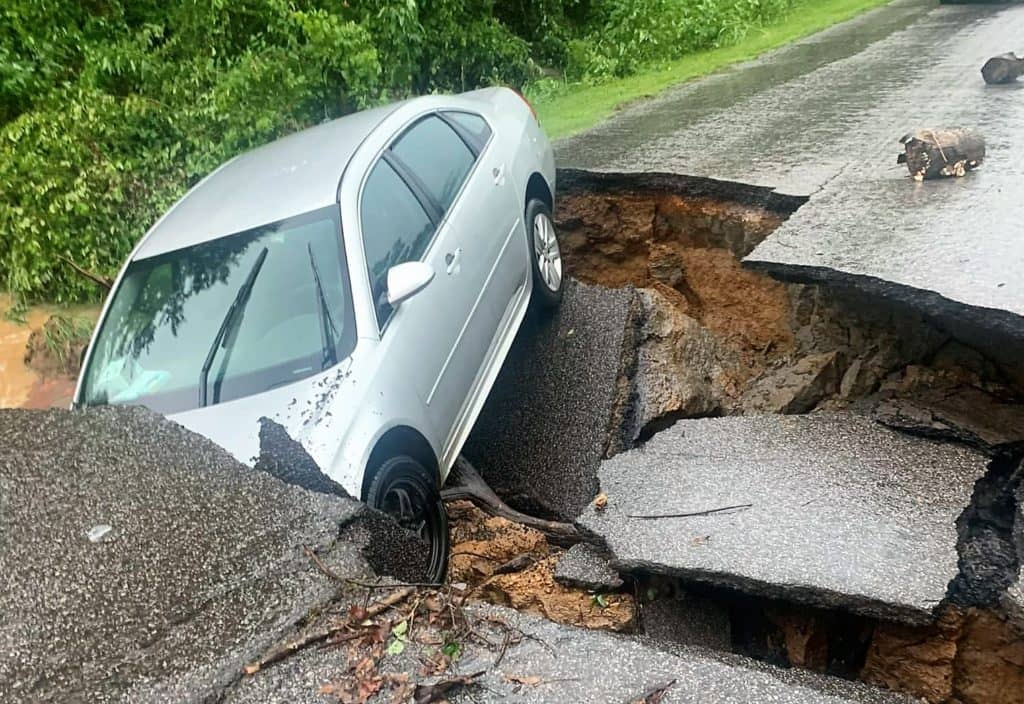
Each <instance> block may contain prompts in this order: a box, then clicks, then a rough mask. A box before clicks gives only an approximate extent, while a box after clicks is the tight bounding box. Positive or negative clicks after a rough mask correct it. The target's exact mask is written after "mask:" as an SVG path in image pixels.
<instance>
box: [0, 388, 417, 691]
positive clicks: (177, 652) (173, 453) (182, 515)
mask: <svg viewBox="0 0 1024 704" xmlns="http://www.w3.org/2000/svg"><path fill="white" fill-rule="evenodd" d="M0 446H2V447H3V448H4V451H3V453H2V455H0V536H2V540H0V654H2V657H0V701H5V702H15V701H41V702H42V701H60V702H64V701H89V702H108V701H120V700H122V698H124V699H127V700H130V701H209V700H212V699H215V698H216V697H217V696H219V693H220V692H222V691H223V689H224V688H225V687H227V686H228V685H230V684H231V683H232V682H233V681H234V680H235V679H236V678H237V677H238V676H239V674H240V671H241V667H242V666H243V665H244V664H245V663H247V662H249V661H251V660H252V659H254V658H255V657H256V656H257V655H258V654H260V653H262V652H263V651H264V650H265V649H266V648H267V647H268V646H269V645H270V644H271V643H273V642H275V641H276V640H278V639H279V638H281V637H282V636H283V635H284V634H286V633H289V632H290V631H291V630H292V628H293V627H294V626H295V624H296V623H298V622H299V621H300V620H302V619H303V618H305V617H306V616H307V614H308V613H309V612H310V611H314V610H316V609H318V608H320V607H322V606H323V605H324V604H326V603H328V602H329V601H330V600H331V599H333V598H334V597H335V595H336V593H337V591H338V587H337V585H336V584H335V583H332V582H331V581H330V580H328V579H327V578H326V577H325V576H324V575H323V574H322V573H321V572H320V571H318V570H317V569H316V568H315V567H314V566H313V565H312V563H311V561H310V560H309V558H308V557H307V556H306V555H305V554H304V552H303V548H304V547H305V546H308V547H309V548H311V549H313V550H315V551H318V552H322V558H323V559H324V561H325V562H326V563H327V564H329V565H330V566H331V568H332V569H334V570H335V571H336V572H337V573H339V574H343V575H347V576H351V577H372V576H373V572H372V570H371V569H370V568H369V566H368V565H367V563H366V561H365V559H364V557H363V554H362V552H363V550H362V549H363V548H364V547H365V546H366V544H367V543H366V542H365V539H364V542H360V541H357V540H349V541H341V540H339V539H338V535H339V530H341V529H342V528H343V527H351V526H352V525H354V524H356V523H358V524H364V523H366V521H365V520H364V517H365V516H366V515H367V514H369V513H370V512H369V510H368V509H367V508H366V506H365V505H364V504H360V503H356V502H354V501H351V500H346V499H341V498H338V497H333V496H327V495H324V494H316V493H312V492H309V491H305V490H303V489H300V488H297V487H292V486H287V485H285V484H282V483H281V482H279V481H278V480H276V479H274V478H272V477H270V476H269V475H267V474H264V473H262V472H258V471H256V470H252V469H249V468H247V467H245V466H244V465H241V464H239V463H238V462H236V461H235V460H234V459H233V458H232V457H231V456H230V455H229V454H228V453H227V452H226V451H224V450H222V449H220V448H219V447H217V446H216V445H214V444H213V443H211V442H209V441H207V440H205V439H203V438H200V437H199V436H197V435H194V434H192V433H190V432H189V431H187V430H185V429H184V428H182V427H181V426H179V425H177V424H175V423H172V422H169V421H165V420H163V419H161V418H160V417H159V416H157V415H156V414H153V413H150V412H149V411H146V410H144V409H141V408H123V407H122V408H103V409H96V410H90V411H85V412H82V411H75V412H71V411H63V410H54V411H21V410H0ZM369 525H371V526H372V525H373V524H372V522H371V523H370V524H369ZM384 535H385V537H386V534H384ZM90 536H92V537H90ZM368 538H369V539H371V540H376V541H377V542H378V543H379V545H377V546H376V547H381V548H383V547H385V546H386V543H385V541H384V540H381V534H377V533H375V534H373V535H370V536H368ZM398 548H399V549H400V546H398Z"/></svg>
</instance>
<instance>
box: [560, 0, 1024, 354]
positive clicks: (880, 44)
mask: <svg viewBox="0 0 1024 704" xmlns="http://www.w3.org/2000/svg"><path fill="white" fill-rule="evenodd" d="M1022 35H1024V7H1022V6H1020V5H1019V4H1017V5H1012V4H971V5H943V6H940V5H936V4H935V3H934V2H927V1H925V0H903V1H900V0H897V2H894V3H892V4H891V5H887V6H886V7H883V8H879V9H877V10H874V11H872V12H869V13H866V14H865V15H863V16H861V17H859V18H856V19H854V20H852V21H850V22H848V23H845V24H841V25H838V26H835V27H833V28H831V29H829V30H826V31H824V32H821V33H819V34H816V35H813V36H811V37H809V38H807V39H805V40H803V41H800V42H797V43H795V44H793V45H790V46H787V47H784V48H782V49H780V50H778V51H775V52H772V53H770V54H768V55H766V56H765V57H763V58H761V59H758V60H755V61H752V62H748V63H745V64H741V65H738V66H736V67H733V68H730V69H726V70H724V71H722V72H719V73H716V74H715V75H712V76H710V77H708V78H706V79H703V80H699V81H694V82H691V83H688V84H685V85H683V86H680V87H678V88H674V89H670V90H668V91H666V92H665V93H664V94H663V95H661V96H660V97H658V98H657V99H655V100H653V101H650V102H647V103H642V104H639V105H637V106H635V107H630V108H627V109H625V110H623V111H621V112H620V113H618V114H617V115H616V116H615V117H614V118H612V119H611V120H609V121H608V122H607V123H605V124H603V125H600V126H598V127H597V128H595V129H593V130H591V131H589V132H587V133H585V134H583V135H580V136H579V137H576V138H572V139H568V140H564V141H562V142H560V143H559V144H558V145H557V156H558V157H559V164H560V165H561V166H573V167H580V168H590V169H599V170H615V171H627V170H628V171H674V172H678V173H683V174H687V175H690V176H703V177H710V178H717V179H723V180H728V181H736V182H740V183H745V184H752V185H757V186H764V187H770V188H775V189H777V190H778V191H779V192H781V193H785V194H790V195H797V196H810V200H809V202H807V203H806V204H805V205H804V206H803V207H801V208H800V209H799V210H798V211H797V212H796V213H795V214H794V215H793V216H792V217H791V218H790V219H789V221H788V222H786V223H785V224H784V225H783V226H782V227H780V228H779V229H777V230H776V231H775V232H774V233H773V234H772V235H770V236H769V237H768V238H767V239H766V240H765V241H764V242H762V243H761V244H760V245H759V246H758V247H757V248H756V249H755V250H754V252H753V253H752V254H751V255H749V256H748V257H747V258H746V260H745V263H747V264H749V265H752V266H756V267H757V268H759V269H761V270H765V271H767V272H769V273H771V274H773V275H774V276H777V277H779V278H784V279H788V280H792V281H801V282H815V283H841V284H844V285H849V286H856V287H859V288H862V289H863V290H866V291H868V292H870V293H872V294H874V295H876V296H877V297H880V298H882V299H885V300H886V301H887V302H889V303H893V302H903V303H906V304H908V305H912V306H914V307H915V308H916V309H917V310H919V311H921V312H924V313H926V314H927V315H928V316H929V317H930V318H931V319H932V320H933V321H934V322H936V323H938V324H940V325H941V326H943V327H944V328H946V329H948V330H949V331H950V332H952V333H953V334H954V335H956V336H957V337H959V338H960V339H964V340H972V341H974V342H975V343H976V344H979V345H980V346H982V347H984V348H985V349H984V350H983V351H985V352H987V353H990V354H993V355H994V356H996V357H997V358H998V357H999V356H1000V354H999V353H1000V352H1005V350H1006V348H1008V347H1009V348H1011V349H1013V348H1016V349H1019V348H1020V345H1021V344H1024V279H1022V278H1021V277H1020V276H1019V275H1018V273H1019V270H1020V267H1021V264H1022V263H1024V218H1021V217H1020V215H1021V209H1020V204H1019V198H1018V190H1019V184H1020V183H1021V181H1022V177H1024V161H1022V160H1021V159H1020V156H1019V154H1020V149H1021V145H1022V144H1024V101H1022V100H1021V95H1022V93H1021V91H1022V90H1024V82H1021V81H1018V82H1015V83H1012V84H1009V85H1002V86H990V85H986V84H985V83H984V81H983V80H982V77H981V74H980V68H981V66H982V65H983V64H984V62H985V61H986V60H987V59H988V58H990V57H991V56H993V55H995V54H999V53H1002V52H1004V51H1008V50H1010V49H1012V48H1013V47H1015V46H1016V45H1017V42H1018V40H1019V38H1020V37H1021V36H1022ZM952 127H968V128H973V129H976V130H979V131H980V132H981V133H982V134H983V135H984V137H985V139H986V142H987V156H986V159H985V162H984V164H983V165H982V167H981V168H980V169H979V170H977V171H975V172H972V173H969V174H967V175H966V176H965V177H963V178H952V179H941V180H935V181H925V182H923V183H919V182H915V181H914V180H912V179H911V178H910V175H909V174H908V172H907V169H906V168H905V167H903V166H897V164H896V156H897V154H898V153H900V152H902V151H903V147H902V145H901V144H899V142H898V140H899V139H900V137H902V136H903V135H904V134H906V133H908V132H912V131H915V130H919V129H943V128H952ZM1011 356H1012V355H1011ZM1008 361H1012V360H1008Z"/></svg>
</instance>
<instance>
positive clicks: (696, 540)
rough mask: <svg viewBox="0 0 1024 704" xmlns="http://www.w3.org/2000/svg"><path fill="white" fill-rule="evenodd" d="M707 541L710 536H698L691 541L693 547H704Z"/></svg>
mask: <svg viewBox="0 0 1024 704" xmlns="http://www.w3.org/2000/svg"><path fill="white" fill-rule="evenodd" d="M709 540H711V536H710V535H698V536H697V537H696V538H694V539H693V544H694V545H704V544H705V543H707V542H708V541H709Z"/></svg>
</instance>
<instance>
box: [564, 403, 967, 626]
mask: <svg viewBox="0 0 1024 704" xmlns="http://www.w3.org/2000/svg"><path fill="white" fill-rule="evenodd" d="M986 465H987V458H986V457H985V456H984V455H983V454H981V453H979V452H975V451H973V450H970V449H968V448H964V447H961V446H956V445H952V444H944V443H939V442H936V441H931V440H925V439H921V438H913V437H908V436H904V435H901V434H899V433H896V432H893V431H890V430H888V429H885V428H883V427H882V426H880V425H878V424H876V423H874V422H872V421H871V420H869V419H867V418H864V417H861V416H857V415H854V414H832V413H814V414H811V415H807V416H794V417H778V416H746V417H733V418H716V419H701V420H684V421H679V422H677V423H676V424H675V425H673V426H672V427H670V428H668V429H666V430H663V431H662V432H660V433H658V434H657V435H655V436H654V437H653V438H651V440H650V441H649V442H647V443H646V444H644V445H642V446H641V447H639V448H637V449H635V450H631V451H629V452H625V453H622V454H620V455H618V456H616V457H613V458H611V459H610V460H607V461H606V462H604V463H603V464H602V465H601V469H600V471H599V476H600V480H601V490H602V492H604V493H605V494H606V495H607V496H608V504H607V507H606V508H605V509H603V510H601V511H598V510H595V509H593V508H589V509H588V510H587V511H586V512H585V513H584V514H583V515H582V516H581V517H580V519H579V522H580V523H581V525H582V526H583V527H584V528H585V529H587V530H590V531H593V532H594V533H596V534H597V535H599V536H600V537H602V538H604V539H605V540H606V542H607V545H608V547H609V549H610V551H611V552H612V554H613V556H614V559H613V560H612V565H613V567H615V568H616V569H618V570H619V571H621V572H637V571H640V572H646V573H653V574H664V575H668V576H674V577H681V578H684V579H688V580H693V581H697V582H704V583H711V584H717V585H722V586H730V587H735V588H739V589H742V590H743V591H745V592H747V593H751V594H757V595H763V596H769V597H778V598H785V599H789V600H792V601H796V602H801V603H807V604H811V605H817V606H824V607H839V608H843V609H847V610H850V611H853V612H856V613H861V614H864V615H867V616H874V617H879V618H883V619H891V620H898V621H903V622H906V623H911V624H914V623H927V622H929V621H930V620H931V619H932V618H933V609H934V608H935V607H936V606H938V605H939V604H940V602H942V600H943V599H944V598H945V596H946V592H947V586H948V585H949V584H950V581H951V580H952V579H953V578H954V577H956V576H957V574H958V567H957V564H958V562H957V561H958V555H957V549H956V548H957V530H956V520H957V518H958V517H959V516H960V514H961V513H962V512H963V511H964V509H965V507H966V506H967V505H968V504H969V502H970V501H971V496H972V489H973V487H974V484H975V481H976V480H977V479H978V478H979V477H981V476H983V475H984V474H985V472H986ZM748 505H749V506H748ZM728 507H739V508H735V509H731V510H727V511H720V512H715V513H712V514H710V515H703V516H701V515H698V516H689V517H683V518H656V519H643V518H632V517H630V516H632V515H662V514H678V513H693V512H701V511H712V510H717V509H725V508H728Z"/></svg>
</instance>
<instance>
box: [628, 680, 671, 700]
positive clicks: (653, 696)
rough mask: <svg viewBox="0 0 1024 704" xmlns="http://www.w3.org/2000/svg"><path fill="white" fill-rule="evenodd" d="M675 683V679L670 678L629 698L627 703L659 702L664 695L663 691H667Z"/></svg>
mask: <svg viewBox="0 0 1024 704" xmlns="http://www.w3.org/2000/svg"><path fill="white" fill-rule="evenodd" d="M675 683H676V681H675V680H671V681H669V682H666V683H665V684H662V685H658V686H657V687H654V688H653V689H649V690H647V691H646V692H645V693H644V694H642V695H641V696H640V697H638V698H636V699H630V700H629V701H628V702H627V704H661V700H662V699H663V698H664V697H665V692H667V691H668V690H669V688H671V687H672V685H674V684H675Z"/></svg>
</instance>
